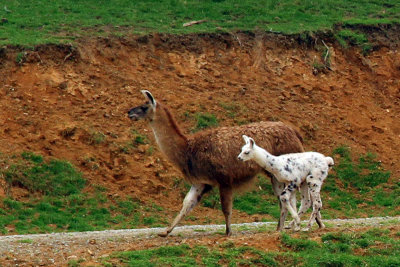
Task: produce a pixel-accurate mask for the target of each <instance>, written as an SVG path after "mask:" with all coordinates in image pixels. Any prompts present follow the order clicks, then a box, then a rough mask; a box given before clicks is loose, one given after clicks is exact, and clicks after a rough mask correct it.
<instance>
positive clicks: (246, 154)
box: [238, 135, 256, 161]
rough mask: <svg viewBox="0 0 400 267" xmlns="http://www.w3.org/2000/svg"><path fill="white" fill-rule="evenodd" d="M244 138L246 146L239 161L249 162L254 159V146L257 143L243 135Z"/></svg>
mask: <svg viewBox="0 0 400 267" xmlns="http://www.w3.org/2000/svg"><path fill="white" fill-rule="evenodd" d="M242 137H243V140H244V141H245V142H246V144H245V145H244V146H243V147H242V151H241V152H240V154H239V156H238V159H240V160H242V161H247V160H250V159H252V158H253V156H254V146H255V144H256V143H255V142H254V140H253V138H251V137H248V136H247V135H242Z"/></svg>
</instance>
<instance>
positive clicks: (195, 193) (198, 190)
mask: <svg viewBox="0 0 400 267" xmlns="http://www.w3.org/2000/svg"><path fill="white" fill-rule="evenodd" d="M211 189H212V186H210V185H207V184H196V185H192V187H191V188H190V190H189V192H188V193H187V194H186V196H185V199H184V200H183V206H182V209H181V211H180V212H179V214H178V215H177V216H176V217H175V219H174V221H173V222H172V224H171V225H170V226H169V227H168V228H167V229H166V230H165V232H163V233H160V234H158V235H159V236H161V237H166V236H168V234H169V233H171V231H172V230H173V229H174V228H175V226H176V225H177V224H178V223H179V222H180V221H181V220H182V219H183V218H184V217H185V216H186V215H187V214H188V213H189V212H190V211H191V210H192V209H193V208H194V207H195V206H196V205H197V203H199V201H200V200H201V198H202V196H203V195H204V194H205V193H207V192H208V191H210V190H211Z"/></svg>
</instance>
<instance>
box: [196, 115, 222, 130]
mask: <svg viewBox="0 0 400 267" xmlns="http://www.w3.org/2000/svg"><path fill="white" fill-rule="evenodd" d="M195 118H196V125H195V127H194V129H193V132H197V131H200V130H204V129H206V128H211V127H216V126H218V119H217V117H215V115H214V114H211V113H196V114H195Z"/></svg>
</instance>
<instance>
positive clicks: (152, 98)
mask: <svg viewBox="0 0 400 267" xmlns="http://www.w3.org/2000/svg"><path fill="white" fill-rule="evenodd" d="M140 92H142V94H143V95H144V97H145V98H147V100H149V102H150V104H151V106H152V107H153V109H155V108H156V100H155V99H154V97H153V95H152V94H151V93H150V91H148V90H141V91H140Z"/></svg>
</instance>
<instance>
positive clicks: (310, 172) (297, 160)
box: [238, 135, 334, 231]
mask: <svg viewBox="0 0 400 267" xmlns="http://www.w3.org/2000/svg"><path fill="white" fill-rule="evenodd" d="M243 139H244V141H245V142H246V144H245V145H244V146H243V147H242V151H241V153H240V154H239V156H238V158H239V159H240V160H242V161H247V160H251V159H252V160H254V161H255V162H257V164H258V165H260V166H261V167H263V168H264V169H265V170H267V171H268V172H270V173H271V174H273V175H274V176H275V177H276V179H277V180H278V181H279V182H281V183H285V184H286V187H285V189H284V190H283V191H282V193H281V195H280V200H281V203H282V204H283V205H284V206H285V207H286V208H287V209H288V210H289V212H290V214H291V215H292V217H293V219H294V222H293V225H292V226H293V228H294V230H296V231H298V230H300V216H299V214H300V215H301V214H302V213H304V212H305V211H306V210H307V209H308V207H307V206H302V207H300V211H299V214H297V212H296V209H295V207H293V206H292V204H291V202H290V201H289V200H290V199H291V197H292V194H296V190H295V189H296V188H299V187H300V185H301V184H302V183H304V182H307V186H308V189H309V193H310V197H311V202H312V207H313V211H312V214H311V217H310V221H309V222H308V226H307V228H306V229H305V230H307V231H308V230H310V229H311V227H312V224H313V222H314V220H315V219H317V222H318V221H319V222H321V213H320V210H321V208H322V201H321V196H320V191H321V186H322V183H323V182H324V180H325V178H326V177H327V176H328V171H329V170H330V168H331V167H332V166H333V165H334V162H333V159H332V158H331V157H325V156H324V155H322V154H320V153H317V152H303V153H292V154H284V155H280V156H274V155H272V154H270V153H269V152H268V151H266V150H265V149H263V148H261V147H259V146H257V145H256V143H255V142H254V140H253V139H252V138H250V137H248V136H246V135H243ZM305 197H308V196H306V195H304V194H302V198H305ZM302 203H303V201H302Z"/></svg>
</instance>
